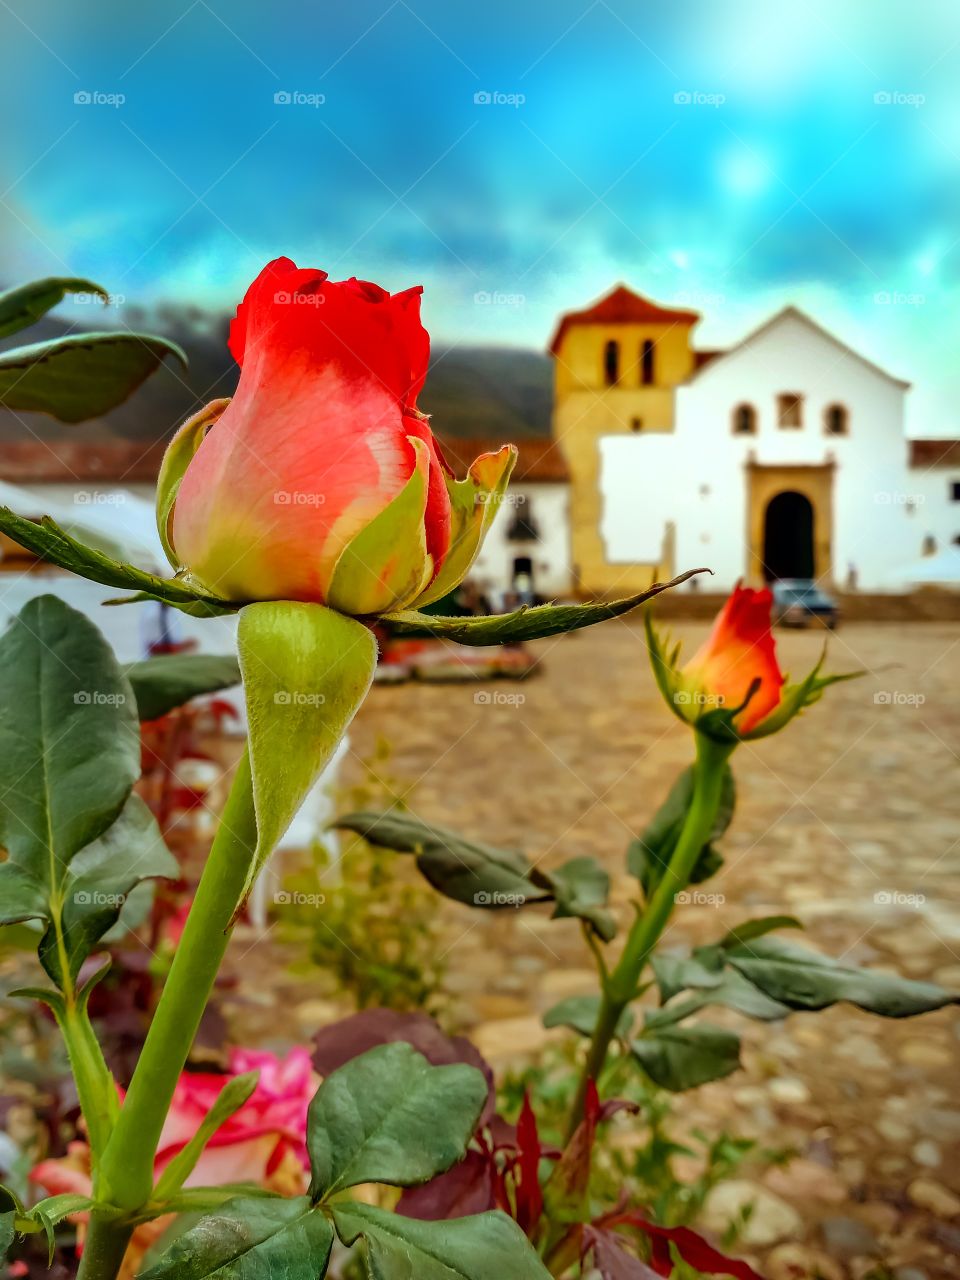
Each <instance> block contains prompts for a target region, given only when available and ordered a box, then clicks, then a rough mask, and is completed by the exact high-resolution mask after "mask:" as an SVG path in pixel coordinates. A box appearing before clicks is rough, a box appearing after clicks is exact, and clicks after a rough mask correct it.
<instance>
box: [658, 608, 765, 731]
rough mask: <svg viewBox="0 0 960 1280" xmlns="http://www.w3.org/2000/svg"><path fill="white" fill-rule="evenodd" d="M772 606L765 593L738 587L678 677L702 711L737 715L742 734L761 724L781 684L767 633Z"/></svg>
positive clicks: (736, 723) (735, 719) (736, 719)
mask: <svg viewBox="0 0 960 1280" xmlns="http://www.w3.org/2000/svg"><path fill="white" fill-rule="evenodd" d="M772 603H773V596H772V594H771V593H770V592H769V591H768V590H767V589H766V588H764V589H763V590H762V591H754V590H753V589H752V588H751V587H742V586H740V584H739V583H738V584H737V585H736V586H735V587H734V589H733V594H732V595H731V596H730V597H729V598H728V600H727V602H726V604H725V605H724V606H723V608H722V609H721V610H720V612H719V613H718V614H717V618H716V621H715V622H714V624H713V629H712V630H711V632H710V635H709V636H708V637H707V639H706V641H705V642H704V643H703V644H702V645H701V647H700V648H699V649H698V650H697V652H696V653H695V654H694V656H693V657H692V658H691V659H690V661H689V662H688V663H687V664H686V665H685V666H684V668H683V672H682V674H683V678H684V683H686V684H688V685H689V686H690V688H691V692H692V693H693V694H694V695H699V697H698V699H697V700H698V701H699V702H700V703H701V705H702V706H703V708H704V709H708V708H710V707H718V708H721V709H724V710H726V711H736V715H735V716H734V718H733V724H734V727H735V728H736V729H737V730H738V731H739V733H740V734H741V735H745V734H748V733H749V732H750V730H751V729H753V728H755V727H756V726H757V725H758V724H759V723H760V722H761V720H765V719H766V717H767V716H768V715H769V714H770V713H771V712H772V711H773V710H774V709H775V708H776V707H777V706H778V705H779V703H780V699H781V696H782V690H783V685H784V683H785V681H784V677H783V675H782V673H781V671H780V667H779V666H778V664H777V651H776V646H775V644H774V640H773V632H772V631H771V629H770V606H771V604H772ZM738 708H742V710H738Z"/></svg>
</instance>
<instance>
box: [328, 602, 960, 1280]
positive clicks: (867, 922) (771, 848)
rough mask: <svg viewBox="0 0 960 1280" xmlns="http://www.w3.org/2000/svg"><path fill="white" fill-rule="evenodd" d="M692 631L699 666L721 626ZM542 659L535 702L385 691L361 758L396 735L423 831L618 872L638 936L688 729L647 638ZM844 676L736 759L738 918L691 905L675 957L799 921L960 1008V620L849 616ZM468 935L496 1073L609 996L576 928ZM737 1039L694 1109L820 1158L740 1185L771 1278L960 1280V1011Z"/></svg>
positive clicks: (489, 925)
mask: <svg viewBox="0 0 960 1280" xmlns="http://www.w3.org/2000/svg"><path fill="white" fill-rule="evenodd" d="M673 629H674V632H675V634H676V635H677V637H678V638H681V639H683V641H684V644H685V651H686V652H687V653H690V652H692V646H694V645H695V644H696V643H697V642H698V641H699V639H700V637H701V636H702V634H703V631H704V628H703V626H702V625H701V624H693V623H686V624H679V623H678V624H675V625H674V628H673ZM822 643H823V636H822V633H814V632H809V631H807V632H786V633H782V634H781V636H780V640H779V644H780V652H781V656H782V661H783V665H784V667H785V669H786V670H787V671H789V672H792V673H795V674H800V673H803V672H805V671H806V670H807V669H808V668H809V667H810V666H811V665H812V664H813V663H814V662H815V661H816V658H817V656H818V654H819V651H820V648H821V645H822ZM535 648H536V649H537V650H538V651H539V653H540V655H541V658H542V670H541V671H540V672H539V674H538V675H537V676H536V677H534V678H532V679H530V680H528V681H526V682H525V683H524V684H522V685H515V684H512V683H499V684H496V683H490V684H486V685H482V686H476V687H475V686H469V685H443V686H425V685H408V686H403V687H398V688H382V689H376V690H375V691H374V694H373V696H372V697H371V699H370V700H369V702H368V704H367V706H366V708H365V709H364V711H363V713H362V715H361V718H360V721H359V724H358V726H357V728H356V730H355V732H354V735H353V737H354V749H355V752H356V755H357V756H359V757H362V756H363V755H364V754H365V753H367V752H369V751H370V750H371V748H372V744H373V741H374V738H375V736H376V735H378V734H382V735H385V736H386V737H387V738H388V739H389V740H390V741H391V743H392V744H393V746H394V749H395V755H394V758H393V760H392V762H391V772H392V773H393V774H395V775H399V776H400V777H402V778H404V779H409V780H417V786H416V790H415V793H414V797H415V798H414V808H415V811H416V812H417V813H418V814H419V815H420V816H421V817H423V818H426V819H428V820H433V821H436V822H440V823H445V824H447V825H450V826H453V827H455V828H458V829H460V830H462V831H463V832H464V833H469V834H471V835H473V836H476V837H479V838H481V839H484V840H488V841H490V842H491V843H495V844H503V845H507V846H514V847H518V848H522V849H524V850H525V851H526V852H527V853H528V854H530V855H533V856H535V857H537V858H542V859H543V861H544V864H545V865H550V864H555V863H558V862H560V861H563V860H565V859H567V858H570V857H573V856H575V855H577V854H593V855H594V856H596V857H598V858H600V859H602V860H603V862H604V864H605V865H606V867H607V868H608V869H609V871H610V873H611V875H612V876H613V879H614V885H615V895H616V899H617V903H618V909H619V914H620V916H621V919H622V920H623V921H624V922H625V921H626V920H627V919H628V918H629V913H630V909H629V905H628V903H629V898H630V894H631V885H632V882H631V881H630V879H629V877H627V876H626V875H625V873H624V859H623V855H624V850H625V847H626V845H627V843H628V841H629V840H630V839H631V837H632V836H633V835H634V834H636V833H637V832H638V831H639V830H641V829H642V827H643V825H644V822H645V820H646V819H647V818H648V816H649V815H650V814H651V813H652V811H653V810H654V809H655V808H656V806H657V804H658V802H659V800H660V799H661V798H662V796H663V795H664V793H665V791H666V789H667V788H668V786H669V785H670V783H671V781H672V780H673V778H674V777H675V775H676V773H677V772H678V770H679V769H680V768H682V767H683V766H684V765H685V764H686V763H688V760H689V757H690V750H691V743H690V737H689V733H688V732H687V731H686V730H685V728H684V727H683V726H682V725H680V724H679V723H678V722H677V721H676V720H674V718H673V717H672V716H670V715H669V713H668V712H667V710H666V708H665V707H664V706H663V705H662V703H661V702H660V700H659V695H658V694H657V692H656V690H655V688H654V685H653V681H652V679H651V677H650V674H649V670H648V667H647V661H646V654H645V649H644V647H643V643H642V640H641V637H640V630H639V627H638V626H637V625H636V623H615V624H607V625H605V626H601V627H597V628H596V629H594V630H592V631H589V632H584V633H581V634H580V635H575V636H568V637H564V638H562V639H560V640H556V641H543V642H541V643H540V644H538V645H537V646H535ZM829 666H830V668H831V669H835V670H839V669H851V668H856V667H864V668H866V669H867V671H868V673H869V674H868V675H867V676H866V677H865V678H864V679H862V680H858V681H854V682H851V683H849V684H843V685H840V686H837V687H836V688H835V689H832V690H829V691H828V694H827V696H826V698H825V699H824V701H823V702H822V703H821V704H820V705H819V706H817V707H815V708H813V709H812V710H810V711H808V712H807V713H806V714H805V715H804V716H803V717H802V718H801V719H800V720H799V721H795V722H794V723H793V725H791V726H790V728H789V729H788V730H787V731H786V732H784V733H782V734H780V735H779V736H778V737H775V738H772V739H769V740H767V741H763V742H757V743H754V744H750V745H747V746H744V747H742V748H741V749H740V750H739V751H738V753H737V756H736V760H735V772H736V776H737V781H738V785H739V793H740V798H739V805H738V810H737V815H736V818H735V821H734V824H733V827H732V829H731V831H730V832H729V833H728V836H727V838H726V840H725V842H724V852H725V854H726V857H727V864H726V867H725V869H724V871H723V873H722V875H721V876H720V877H719V878H718V879H717V880H716V881H713V882H711V883H710V884H709V885H707V886H705V889H707V890H709V891H711V892H715V893H718V894H722V895H723V900H722V901H721V902H719V903H716V904H711V903H708V902H703V903H701V904H691V905H689V906H686V907H684V908H682V909H680V910H679V911H678V913H677V914H676V916H675V917H674V923H673V924H672V925H671V927H670V930H669V933H668V935H667V938H666V943H667V944H669V945H671V946H681V945H685V944H689V943H698V942H702V941H706V940H709V939H713V938H716V937H717V936H719V935H720V934H721V933H722V932H723V930H725V929H726V928H727V927H729V926H731V925H734V924H737V923H739V922H740V921H741V920H743V919H744V918H745V917H746V916H748V915H766V914H770V913H776V912H783V911H788V912H791V913H794V914H796V915H797V916H799V917H800V918H801V920H802V921H803V923H804V924H805V925H806V927H807V932H808V936H809V938H810V940H811V941H812V943H813V944H814V945H817V946H819V947H821V948H822V949H824V950H825V951H827V952H829V953H830V954H832V955H835V956H841V957H845V958H846V959H847V960H848V961H850V962H854V963H858V964H871V965H878V966H881V967H890V968H893V969H898V970H900V971H901V972H904V973H906V974H908V975H910V976H911V977H915V978H933V979H935V980H937V981H939V982H941V983H943V984H945V985H948V986H950V987H953V988H956V989H958V990H960V786H958V769H957V765H958V760H960V714H958V713H960V687H958V686H960V681H958V678H957V677H958V674H960V626H957V625H955V624H943V625H941V624H926V625H923V624H917V625H914V626H902V625H892V624H887V625H884V624H874V625H869V624H851V625H849V626H848V627H846V628H844V629H842V630H841V631H840V632H839V633H838V634H837V635H836V637H834V638H832V639H831V643H830V655H829ZM518 694H519V695H522V701H519V700H514V699H515V695H518ZM450 928H451V934H450V944H449V945H450V950H449V954H448V956H447V960H448V962H449V965H450V975H449V979H448V985H449V987H450V988H451V990H452V991H454V992H455V993H456V996H457V998H458V1000H459V1001H460V1002H461V1004H462V1014H463V1019H464V1021H465V1022H466V1023H467V1024H468V1025H470V1026H471V1030H472V1034H473V1036H474V1038H475V1039H476V1040H477V1042H478V1043H479V1044H480V1045H481V1047H482V1048H483V1050H484V1051H485V1052H486V1053H487V1054H488V1055H489V1056H491V1057H492V1058H493V1059H495V1060H497V1061H498V1062H499V1063H501V1064H504V1065H505V1064H507V1063H509V1062H510V1061H513V1060H516V1059H517V1057H518V1056H522V1055H524V1054H527V1053H530V1052H532V1051H535V1050H536V1049H537V1047H538V1046H540V1045H541V1044H542V1042H543V1038H544V1036H543V1032H542V1031H541V1029H540V1025H539V1015H540V1013H541V1012H542V1011H543V1010H544V1009H545V1008H547V1007H549V1006H550V1004H552V1003H554V1002H555V1001H556V1000H557V999H558V998H560V997H562V996H564V995H567V994H576V993H579V992H586V991H590V990H592V989H593V974H592V971H591V970H590V969H589V967H588V962H587V959H586V956H585V952H584V949H583V946H582V943H581V939H580V935H579V931H578V929H577V927H576V926H575V925H573V924H572V923H570V922H566V921H558V922H549V923H548V922H547V920H546V917H545V915H544V916H541V915H540V914H538V913H537V914H535V913H531V912H529V911H526V912H523V913H522V914H521V913H511V912H497V913H481V912H476V911H470V910H469V909H467V908H463V909H460V908H457V907H451V908H450ZM711 1017H713V1018H714V1020H721V1018H720V1016H719V1015H717V1016H716V1017H715V1016H714V1015H713V1014H711ZM734 1022H735V1025H737V1026H738V1027H739V1028H741V1029H742V1030H743V1032H744V1061H745V1070H744V1071H743V1072H741V1073H739V1074H738V1075H736V1076H734V1077H732V1078H730V1079H728V1080H726V1081H724V1082H721V1083H717V1084H714V1085H710V1086H707V1087H706V1088H703V1089H700V1090H699V1091H697V1092H696V1093H694V1094H688V1095H686V1099H685V1101H684V1104H683V1107H682V1108H681V1111H682V1114H683V1116H684V1123H685V1124H690V1125H696V1124H701V1125H703V1126H704V1127H705V1128H707V1129H708V1130H711V1129H712V1130H714V1131H716V1130H718V1129H720V1128H721V1127H723V1126H725V1127H727V1128H729V1129H731V1130H732V1131H734V1132H738V1133H740V1134H742V1135H745V1136H750V1137H758V1138H759V1139H760V1140H761V1141H762V1142H763V1143H764V1144H765V1145H768V1146H772V1147H782V1146H785V1145H790V1146H793V1147H795V1148H796V1149H797V1151H798V1152H799V1156H798V1158H797V1159H796V1160H794V1161H793V1163H792V1164H791V1165H789V1166H787V1167H786V1168H785V1169H776V1170H770V1171H769V1172H768V1173H767V1174H765V1175H764V1176H763V1177H762V1178H761V1179H760V1180H759V1182H758V1183H756V1184H753V1185H749V1186H747V1185H744V1183H743V1182H741V1181H738V1182H735V1183H731V1184H728V1186H727V1187H726V1188H725V1189H724V1190H723V1191H722V1192H721V1193H720V1194H719V1195H715V1196H714V1199H713V1201H712V1202H711V1206H710V1213H712V1215H713V1216H714V1217H716V1218H721V1217H722V1216H723V1215H724V1214H725V1213H728V1212H729V1210H730V1209H731V1208H735V1207H736V1205H737V1204H738V1203H741V1202H742V1201H743V1199H744V1198H745V1197H748V1196H752V1197H753V1198H754V1199H755V1201H756V1203H757V1210H756V1212H755V1214H754V1218H753V1221H752V1223H751V1225H750V1227H749V1228H748V1232H747V1242H748V1244H750V1245H753V1246H754V1247H755V1248H756V1250H757V1252H758V1255H759V1256H761V1257H763V1258H764V1259H765V1263H766V1269H767V1272H768V1274H769V1275H770V1276H771V1277H772V1280H778V1277H784V1278H787V1277H791V1276H804V1275H806V1274H808V1273H810V1274H818V1273H819V1274H822V1275H823V1276H824V1277H826V1278H827V1280H830V1278H831V1277H835V1276H836V1277H839V1276H844V1275H848V1274H849V1275H855V1276H856V1275H863V1274H865V1273H866V1272H867V1271H868V1270H869V1269H870V1266H871V1265H877V1263H879V1262H884V1263H886V1264H887V1265H889V1266H890V1267H892V1268H901V1270H898V1271H896V1274H897V1276H898V1280H919V1277H920V1276H921V1275H925V1276H927V1277H934V1276H940V1275H943V1276H952V1275H958V1274H960V1262H958V1257H960V1185H958V1184H960V1177H958V1175H960V1091H958V1084H957V1058H958V1048H960V1046H958V1018H957V1015H956V1012H955V1011H954V1010H944V1011H941V1012H938V1013H934V1014H928V1015H926V1016H924V1017H922V1018H919V1019H908V1020H905V1021H903V1022H892V1021H889V1020H882V1019H877V1018H871V1017H870V1016H869V1015H867V1014H863V1013H861V1012H859V1011H858V1010H856V1009H854V1008H852V1007H850V1006H841V1007H838V1008H834V1009H832V1010H829V1011H826V1012H824V1013H820V1014H797V1015H794V1016H793V1017H792V1018H790V1019H788V1020H787V1021H786V1022H785V1023H782V1024H777V1025H775V1026H774V1027H773V1028H770V1027H763V1026H760V1025H758V1024H755V1023H748V1022H747V1021H746V1020H745V1019H735V1020H734ZM758 1197H759V1198H758ZM708 1216H709V1215H708ZM784 1240H789V1241H792V1242H802V1243H800V1244H795V1243H791V1244H783V1243H780V1244H777V1243H776V1242H777V1241H784ZM911 1268H914V1270H911Z"/></svg>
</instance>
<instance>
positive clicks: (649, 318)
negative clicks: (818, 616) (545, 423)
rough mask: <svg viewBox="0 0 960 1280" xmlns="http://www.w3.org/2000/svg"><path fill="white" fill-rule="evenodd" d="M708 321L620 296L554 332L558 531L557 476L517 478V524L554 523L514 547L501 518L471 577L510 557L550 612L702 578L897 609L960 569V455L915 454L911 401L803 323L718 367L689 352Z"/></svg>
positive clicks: (940, 447) (934, 448)
mask: <svg viewBox="0 0 960 1280" xmlns="http://www.w3.org/2000/svg"><path fill="white" fill-rule="evenodd" d="M699 318H700V317H699V315H698V314H697V313H696V312H693V311H687V310H679V309H676V308H672V307H666V306H660V305H659V304H657V303H655V302H652V301H650V300H649V299H647V298H644V297H642V296H640V295H639V294H636V293H634V292H633V291H631V290H629V289H627V288H626V287H624V286H622V285H621V286H619V287H617V288H616V289H614V290H613V291H612V292H611V293H610V294H608V295H607V296H606V297H604V298H602V299H601V300H600V301H599V302H597V303H596V304H594V305H593V306H591V307H588V308H586V309H585V310H582V311H576V312H570V313H568V314H566V315H564V316H562V317H561V319H560V321H559V324H558V326H557V329H556V332H555V334H554V337H553V340H552V342H551V346H550V350H551V354H552V355H553V357H554V362H555V377H554V405H553V420H552V436H553V446H554V449H555V450H556V451H557V452H562V454H563V457H564V459H565V461H566V472H567V475H568V477H569V480H568V484H569V488H568V489H566V488H565V492H566V495H567V504H568V505H567V511H566V516H567V518H566V520H565V521H558V519H557V514H556V513H557V512H558V493H557V488H556V486H557V483H558V481H559V478H560V476H562V475H563V471H562V469H561V468H560V467H558V466H554V468H553V471H554V473H555V474H554V475H553V476H552V477H549V476H546V475H545V474H543V468H542V467H541V473H540V474H537V473H536V472H532V473H529V474H525V473H524V472H523V470H522V469H521V474H520V475H519V476H518V480H517V484H516V485H515V486H514V488H515V490H516V491H517V492H519V493H523V494H525V495H526V498H527V502H526V512H527V516H528V517H529V518H528V520H527V523H528V525H530V526H532V527H533V529H534V530H535V531H539V530H541V529H542V528H543V527H544V526H545V525H546V524H547V523H548V522H547V521H545V520H538V519H537V513H538V510H542V511H543V513H544V514H546V511H547V509H548V507H549V510H550V512H551V515H552V519H551V520H550V521H549V524H550V526H551V528H550V530H549V533H548V535H547V537H546V538H544V536H543V534H542V533H541V532H538V533H537V538H538V541H537V543H536V545H531V546H529V547H526V548H525V547H524V546H523V542H522V538H520V539H519V540H518V538H517V521H516V517H515V513H504V514H503V515H502V516H501V517H499V518H498V521H497V522H496V524H495V526H494V529H493V530H492V531H491V538H490V542H489V547H488V549H487V551H486V554H485V557H484V560H485V562H486V563H485V564H484V563H481V564H480V565H479V566H478V569H479V571H480V573H481V574H482V573H483V572H484V569H485V567H487V568H489V569H490V570H493V569H494V567H496V570H497V571H498V573H499V572H502V570H503V568H504V567H505V565H504V563H503V562H504V559H505V557H508V556H510V555H513V556H514V563H515V564H517V563H519V564H520V565H521V566H522V567H523V568H524V569H526V568H527V566H528V565H538V566H539V572H536V571H535V572H534V579H535V582H534V585H535V588H536V590H537V591H538V592H539V593H541V594H543V595H553V594H558V593H562V592H564V591H575V592H577V593H579V594H585V595H592V594H623V593H625V592H626V591H628V590H632V589H641V588H642V587H643V586H645V585H646V584H648V583H649V582H650V581H651V578H653V577H658V578H662V577H664V576H670V575H672V574H674V573H676V572H679V571H680V570H683V569H685V568H691V567H694V566H700V565H706V566H709V567H710V568H711V569H712V570H713V571H714V574H715V576H714V578H712V579H711V580H710V582H709V586H708V588H707V589H709V590H710V591H726V590H728V589H729V588H730V587H732V585H733V584H734V583H735V582H736V581H737V580H738V579H739V578H743V579H745V580H746V581H747V582H750V583H754V584H760V583H762V582H770V581H774V580H777V579H781V578H812V579H815V580H817V581H818V582H819V583H820V584H822V585H823V586H825V587H828V588H836V589H839V590H858V591H861V592H869V593H888V592H904V591H908V590H910V589H911V588H912V585H913V583H914V582H915V581H917V579H916V577H913V578H911V566H913V567H915V566H917V565H918V564H920V563H922V562H923V561H924V558H925V557H931V556H934V555H943V554H945V556H946V559H947V561H948V562H949V561H951V560H952V558H953V557H956V559H957V561H958V563H960V441H953V440H944V439H933V440H909V439H908V438H907V436H906V432H905V418H904V405H905V398H906V396H907V394H908V391H909V383H907V382H905V381H903V380H902V379H901V378H900V377H898V376H896V375H895V374H894V373H891V372H888V371H887V370H885V369H882V368H880V367H879V366H878V365H876V364H874V363H873V362H872V361H871V360H869V359H868V358H867V357H866V356H864V355H862V354H860V353H859V352H857V351H854V350H852V349H851V348H850V347H848V346H846V345H845V344H844V343H843V342H842V341H841V340H840V339H839V338H837V337H835V336H834V335H833V334H830V333H828V332H827V331H826V330H825V329H823V328H822V327H821V326H820V325H819V324H817V323H816V321H815V320H813V319H812V318H811V317H810V316H808V315H806V314H805V313H804V312H802V311H800V310H798V309H797V308H796V307H786V308H785V309H784V310H782V311H780V312H779V313H778V314H776V315H774V316H773V317H771V318H770V319H769V320H768V321H767V322H766V323H765V324H763V325H761V326H760V328H758V329H756V330H754V331H753V332H752V333H750V334H748V335H747V336H746V337H745V338H743V340H742V341H740V342H739V343H737V344H736V345H735V346H733V347H731V348H730V349H728V350H725V351H702V350H697V349H696V348H695V347H694V345H693V343H692V341H691V334H692V331H693V329H694V327H695V325H696V323H697V322H698V320H699ZM511 530H512V535H511ZM521 533H522V530H521ZM531 541H532V543H533V540H531ZM921 580H922V579H921ZM704 586H707V584H706V583H705V584H704Z"/></svg>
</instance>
